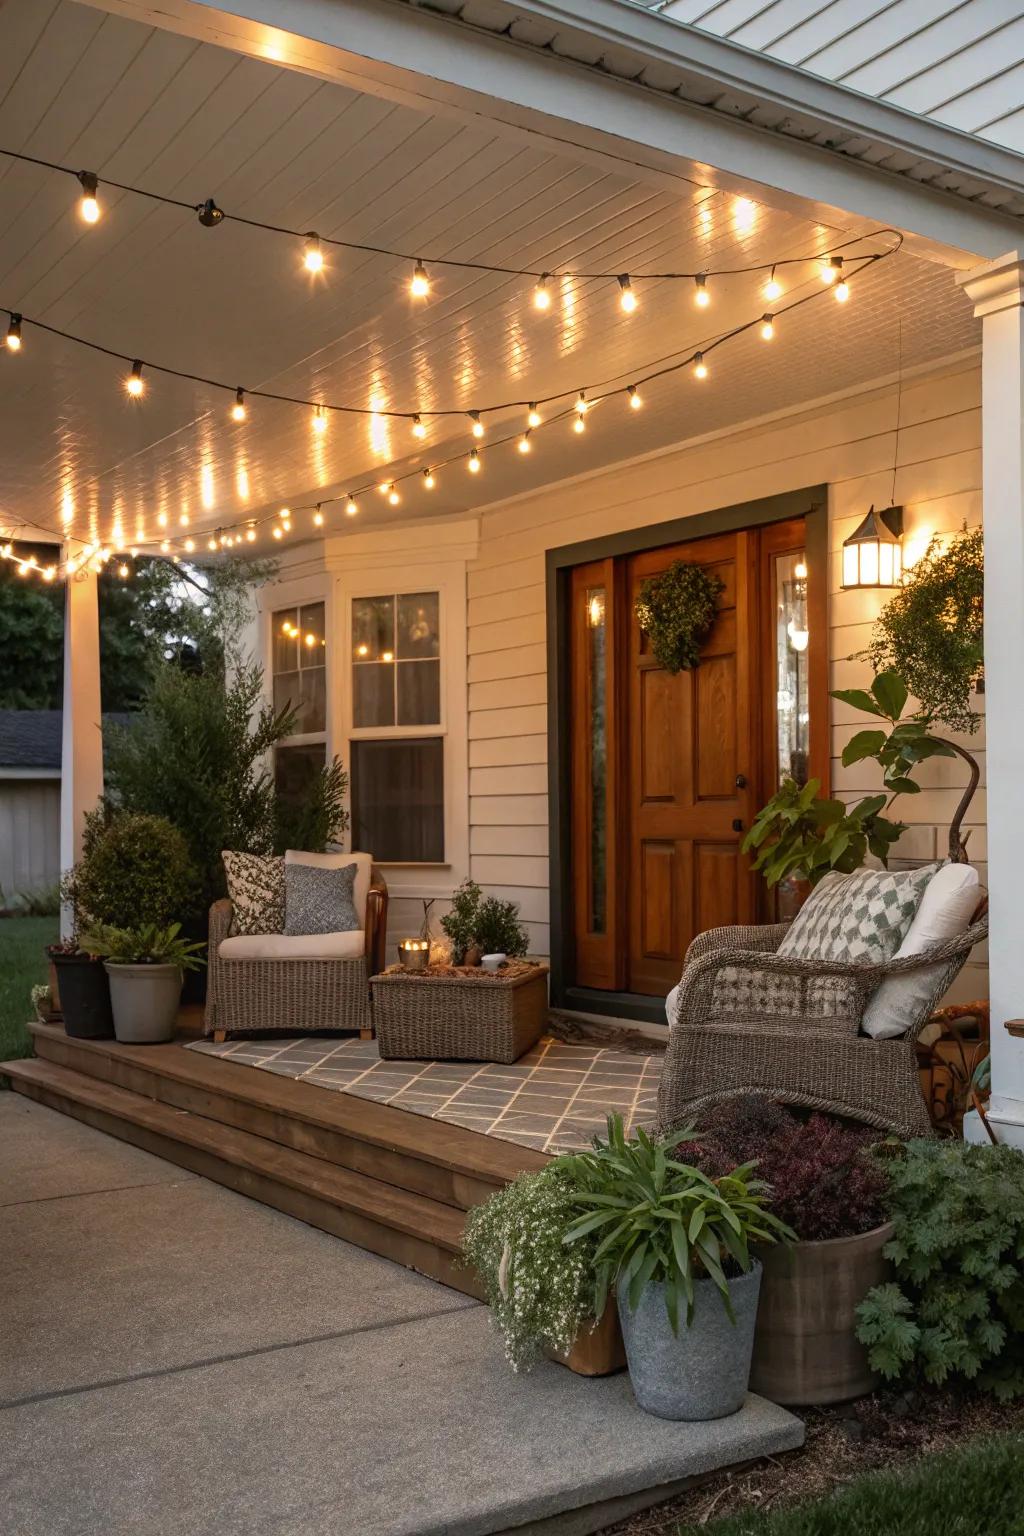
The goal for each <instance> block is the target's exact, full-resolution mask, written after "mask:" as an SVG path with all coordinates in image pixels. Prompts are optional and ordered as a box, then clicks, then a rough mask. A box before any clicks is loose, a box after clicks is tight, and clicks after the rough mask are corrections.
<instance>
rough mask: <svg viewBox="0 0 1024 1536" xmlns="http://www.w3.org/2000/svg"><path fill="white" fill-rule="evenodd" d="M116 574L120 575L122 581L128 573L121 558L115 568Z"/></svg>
mask: <svg viewBox="0 0 1024 1536" xmlns="http://www.w3.org/2000/svg"><path fill="white" fill-rule="evenodd" d="M117 574H118V575H119V576H120V578H121V580H122V581H123V580H124V579H125V577H126V576H127V575H128V567H127V566H126V565H125V563H124V561H123V560H122V562H121V564H120V565H119V566H118V568H117Z"/></svg>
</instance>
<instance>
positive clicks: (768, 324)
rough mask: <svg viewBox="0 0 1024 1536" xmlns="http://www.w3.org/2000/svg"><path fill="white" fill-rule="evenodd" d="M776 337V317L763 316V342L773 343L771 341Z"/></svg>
mask: <svg viewBox="0 0 1024 1536" xmlns="http://www.w3.org/2000/svg"><path fill="white" fill-rule="evenodd" d="M774 335H775V317H774V315H762V316H761V338H762V340H763V341H771V339H772V337H773V336H774Z"/></svg>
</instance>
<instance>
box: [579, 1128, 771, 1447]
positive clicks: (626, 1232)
mask: <svg viewBox="0 0 1024 1536" xmlns="http://www.w3.org/2000/svg"><path fill="white" fill-rule="evenodd" d="M679 1139H680V1138H679V1136H678V1134H677V1135H675V1136H673V1137H671V1138H670V1140H669V1141H667V1142H655V1141H652V1140H651V1138H650V1137H649V1136H647V1135H646V1134H645V1133H644V1132H643V1131H642V1130H639V1131H638V1132H637V1136H636V1139H635V1140H630V1141H627V1140H626V1138H625V1135H624V1132H623V1128H622V1121H621V1119H620V1118H619V1117H617V1116H613V1117H611V1118H609V1121H608V1141H607V1142H601V1141H595V1143H594V1150H593V1151H591V1152H581V1153H576V1154H573V1155H571V1156H569V1157H567V1158H566V1163H567V1164H568V1166H569V1168H570V1169H571V1172H572V1177H573V1180H574V1183H575V1185H576V1193H575V1200H576V1202H577V1203H578V1204H579V1205H581V1206H582V1207H583V1208H584V1210H585V1213H586V1214H584V1215H581V1216H580V1217H579V1218H578V1219H577V1220H576V1221H574V1222H573V1223H572V1225H571V1226H570V1228H569V1230H568V1231H567V1233H566V1241H567V1242H568V1243H573V1242H579V1241H583V1240H588V1241H589V1240H591V1239H593V1238H594V1237H595V1236H596V1237H597V1238H598V1239H599V1242H598V1247H597V1249H596V1251H595V1253H594V1258H593V1270H594V1314H595V1316H597V1317H600V1315H601V1313H602V1311H603V1310H604V1305H605V1302H606V1300H607V1297H608V1294H609V1291H610V1290H611V1289H612V1287H613V1286H614V1287H615V1290H616V1300H617V1304H618V1310H619V1321H620V1323H621V1325H622V1335H623V1340H624V1342H625V1346H626V1359H627V1361H628V1364H629V1375H630V1380H631V1382H632V1384H633V1391H634V1393H635V1395H636V1400H637V1402H638V1403H639V1405H640V1407H641V1408H643V1409H644V1410H645V1411H646V1412H647V1413H652V1414H656V1415H657V1416H658V1417H659V1418H664V1419H682V1420H690V1421H693V1420H706V1419H718V1418H724V1417H725V1416H726V1415H727V1414H730V1413H735V1412H736V1411H737V1410H738V1409H739V1408H740V1407H741V1406H742V1404H743V1399H744V1397H745V1395H746V1391H747V1385H748V1382H749V1378H750V1361H751V1353H752V1350H753V1346H754V1324H755V1321H756V1318H757V1303H758V1293H759V1290H760V1285H761V1265H760V1263H759V1261H758V1260H757V1259H755V1257H754V1255H753V1253H752V1252H751V1249H752V1247H753V1246H754V1245H756V1246H757V1247H758V1248H761V1247H766V1246H768V1245H770V1244H772V1243H775V1242H778V1241H780V1240H784V1241H786V1240H789V1239H791V1238H792V1235H793V1234H792V1233H791V1232H790V1231H789V1229H788V1228H787V1227H786V1226H785V1224H784V1223H783V1222H781V1221H780V1220H779V1219H778V1217H777V1216H774V1215H773V1214H772V1213H771V1212H770V1211H769V1210H768V1209H767V1202H768V1196H769V1193H770V1192H769V1190H768V1187H767V1185H766V1184H764V1183H763V1182H762V1181H761V1180H760V1179H757V1178H755V1177H754V1173H753V1170H754V1165H753V1164H752V1163H745V1164H743V1165H741V1166H740V1167H737V1168H734V1169H733V1170H732V1171H731V1172H729V1173H727V1174H724V1175H722V1176H721V1177H719V1178H711V1177H709V1176H708V1175H707V1174H705V1173H703V1172H702V1171H701V1170H700V1169H699V1168H696V1167H694V1166H692V1165H691V1164H689V1163H684V1162H680V1161H679V1160H678V1159H677V1158H676V1157H675V1156H673V1152H674V1151H675V1148H676V1144H677V1143H678V1142H679Z"/></svg>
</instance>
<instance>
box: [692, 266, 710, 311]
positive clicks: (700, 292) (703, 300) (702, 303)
mask: <svg viewBox="0 0 1024 1536" xmlns="http://www.w3.org/2000/svg"><path fill="white" fill-rule="evenodd" d="M693 281H694V284H695V285H696V287H695V292H694V295H693V302H694V303H695V304H696V306H697V308H698V309H707V307H708V305H709V304H710V303H711V295H710V293H708V280H707V276H706V274H705V273H703V272H698V273H697V276H696V277H695V278H694V280H693Z"/></svg>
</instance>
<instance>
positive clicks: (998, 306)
mask: <svg viewBox="0 0 1024 1536" xmlns="http://www.w3.org/2000/svg"><path fill="white" fill-rule="evenodd" d="M956 280H957V283H958V284H959V286H960V287H961V288H962V289H963V290H964V292H965V293H966V295H967V297H968V298H969V299H970V301H971V303H972V304H973V305H974V315H975V319H977V320H983V319H984V318H985V316H986V315H995V314H998V313H999V311H1000V310H1003V309H1019V308H1021V307H1022V306H1024V257H1022V256H1021V253H1020V252H1019V251H1007V253H1006V255H1005V256H997V257H996V258H995V259H994V260H993V261H986V262H984V263H983V264H982V265H981V266H980V267H972V268H971V269H970V271H969V272H959V273H957V279H956Z"/></svg>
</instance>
